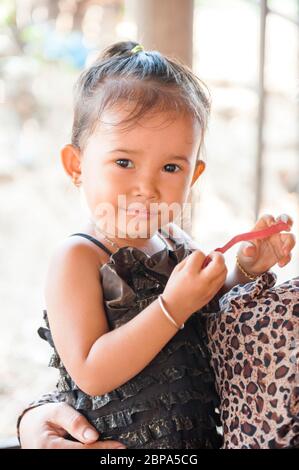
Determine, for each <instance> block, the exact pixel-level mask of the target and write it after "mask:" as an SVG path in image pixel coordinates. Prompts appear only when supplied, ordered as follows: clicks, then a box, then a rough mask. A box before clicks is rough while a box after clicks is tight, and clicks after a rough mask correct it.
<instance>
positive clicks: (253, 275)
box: [236, 255, 260, 281]
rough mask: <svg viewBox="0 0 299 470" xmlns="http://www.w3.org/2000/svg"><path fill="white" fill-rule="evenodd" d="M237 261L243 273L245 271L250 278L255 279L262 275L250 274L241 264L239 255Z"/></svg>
mask: <svg viewBox="0 0 299 470" xmlns="http://www.w3.org/2000/svg"><path fill="white" fill-rule="evenodd" d="M236 263H237V266H238V268H239V270H240V271H241V273H243V274H244V276H246V277H248V279H250V280H251V281H255V280H256V279H257V278H258V277H259V276H260V274H249V273H248V272H247V271H245V269H244V268H243V266H242V265H241V264H240V261H239V257H238V255H237V256H236Z"/></svg>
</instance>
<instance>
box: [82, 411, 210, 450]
mask: <svg viewBox="0 0 299 470" xmlns="http://www.w3.org/2000/svg"><path fill="white" fill-rule="evenodd" d="M105 418H106V417H105ZM107 418H108V417H107ZM108 419H109V424H108V426H107V425H106V426H105V425H103V423H104V420H103V419H102V418H97V419H94V420H93V419H91V421H92V423H93V424H94V425H95V427H96V428H97V429H98V431H99V432H102V433H106V430H107V432H108V433H109V435H108V437H106V436H105V438H106V439H107V438H108V439H116V438H117V439H119V440H120V441H121V442H123V443H124V444H128V445H129V446H130V448H136V447H141V448H142V447H143V446H146V444H147V443H148V442H152V441H158V440H161V439H163V438H166V437H167V436H168V437H169V440H170V441H172V442H173V443H175V442H177V443H178V444H179V445H180V446H182V447H185V445H186V443H187V442H188V443H190V440H189V439H188V440H187V441H186V442H185V441H184V440H183V439H182V435H184V434H186V433H188V431H189V432H192V434H193V442H194V444H195V442H197V444H198V441H201V442H202V445H203V446H205V444H206V437H207V434H209V436H208V437H209V438H210V437H211V436H210V433H211V431H214V429H215V423H214V421H213V420H212V419H210V421H209V422H208V421H207V420H206V416H205V417H204V418H203V415H202V414H201V413H194V414H193V415H192V417H191V416H186V415H184V416H182V415H173V416H168V417H165V418H155V419H153V420H151V421H149V422H147V423H144V424H141V425H139V426H138V429H136V430H129V431H128V432H121V431H120V432H119V429H120V428H125V427H128V426H130V427H132V424H133V421H132V419H131V418H129V419H128V418H124V421H122V420H121V419H118V418H116V419H114V418H113V417H112V418H111V419H110V418H108ZM120 422H122V423H123V425H121V426H120ZM113 429H116V430H117V434H116V435H114V434H113ZM181 432H182V434H181V435H180V433H181ZM213 434H215V432H213ZM194 435H195V436H194ZM215 438H216V439H217V437H216V435H215ZM209 442H210V439H209ZM208 445H209V444H208ZM168 448H169V447H168Z"/></svg>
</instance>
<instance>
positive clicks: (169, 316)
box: [158, 294, 185, 330]
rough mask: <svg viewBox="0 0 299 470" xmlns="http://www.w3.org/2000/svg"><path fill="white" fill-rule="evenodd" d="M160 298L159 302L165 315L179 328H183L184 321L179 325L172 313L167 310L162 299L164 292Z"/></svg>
mask: <svg viewBox="0 0 299 470" xmlns="http://www.w3.org/2000/svg"><path fill="white" fill-rule="evenodd" d="M158 300H159V304H160V307H161V309H162V312H163V313H164V314H165V316H166V317H167V318H168V320H169V321H170V322H171V323H172V324H173V325H174V326H175V327H176V329H177V330H182V329H183V328H184V326H185V325H184V323H183V324H182V325H181V326H179V325H178V324H177V322H176V321H175V320H174V319H173V318H172V316H171V315H170V313H169V312H168V311H167V310H166V308H165V306H164V303H163V299H162V294H160V295H159V297H158Z"/></svg>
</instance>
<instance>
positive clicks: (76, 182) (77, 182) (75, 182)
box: [72, 173, 81, 187]
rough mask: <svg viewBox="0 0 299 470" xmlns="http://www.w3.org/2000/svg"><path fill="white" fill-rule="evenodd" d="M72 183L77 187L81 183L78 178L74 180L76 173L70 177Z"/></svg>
mask: <svg viewBox="0 0 299 470" xmlns="http://www.w3.org/2000/svg"><path fill="white" fill-rule="evenodd" d="M72 182H73V184H74V185H75V186H77V187H79V186H80V184H81V181H80V180H79V178H76V173H73V175H72Z"/></svg>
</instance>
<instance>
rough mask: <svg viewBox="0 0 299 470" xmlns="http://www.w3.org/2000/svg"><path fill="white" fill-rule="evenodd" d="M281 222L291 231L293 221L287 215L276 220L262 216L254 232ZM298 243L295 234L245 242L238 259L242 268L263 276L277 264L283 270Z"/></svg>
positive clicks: (278, 234) (282, 234) (281, 234)
mask: <svg viewBox="0 0 299 470" xmlns="http://www.w3.org/2000/svg"><path fill="white" fill-rule="evenodd" d="M279 220H281V221H283V222H285V223H287V224H288V225H289V230H291V228H292V225H293V220H292V219H291V217H289V216H288V215H286V214H283V215H280V216H279V217H277V218H276V219H274V217H273V216H272V215H264V216H262V217H261V218H260V219H259V220H258V221H257V223H256V225H255V226H254V227H253V230H262V229H264V228H267V227H270V226H271V225H273V224H275V223H277V222H278V221H279ZM295 243H296V240H295V236H294V234H293V233H277V234H275V235H271V236H270V237H268V238H264V239H259V240H252V241H251V242H244V243H242V245H241V246H240V249H239V251H238V258H239V261H240V264H241V265H242V267H243V268H244V269H245V270H246V271H247V272H248V273H249V274H253V275H256V274H262V273H263V272H265V271H268V270H269V269H270V268H272V266H274V265H275V264H276V263H277V264H278V266H280V267H281V268H282V267H283V266H285V265H286V264H288V263H289V262H290V260H291V257H292V254H291V251H292V249H293V248H294V246H295Z"/></svg>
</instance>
